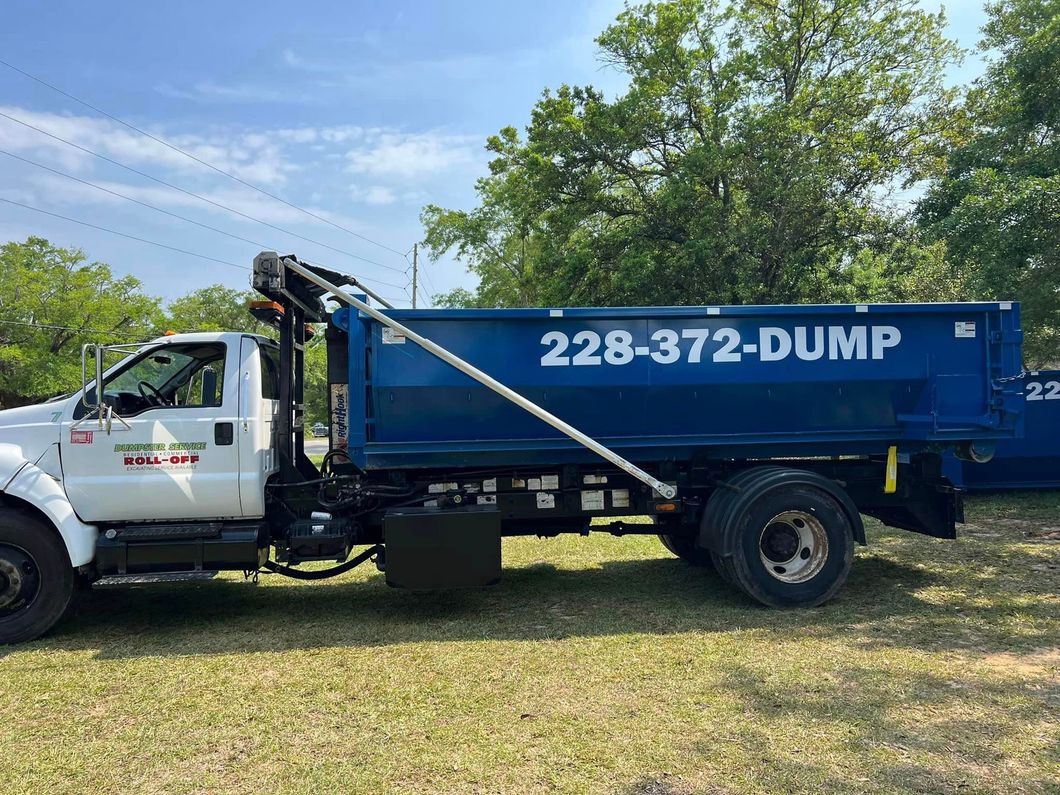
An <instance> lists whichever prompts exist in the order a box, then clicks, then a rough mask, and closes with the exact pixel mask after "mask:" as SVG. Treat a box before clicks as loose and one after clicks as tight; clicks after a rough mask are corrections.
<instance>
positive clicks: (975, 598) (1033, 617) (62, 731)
mask: <svg viewBox="0 0 1060 795" xmlns="http://www.w3.org/2000/svg"><path fill="white" fill-rule="evenodd" d="M1021 505H1022V506H1023V508H1025V509H1026V510H1025V512H1024V513H1020V507H1021ZM1058 517H1060V495H1058V494H1056V493H1053V494H1052V495H1047V494H1038V495H1034V496H1033V497H1032V498H1027V500H1026V501H1025V502H1021V500H1020V499H1019V498H1011V497H1004V498H985V499H984V498H976V499H973V500H970V501H969V505H968V518H969V520H970V525H969V527H968V528H967V530H968V532H967V533H966V534H964V535H963V536H962V538H960V539H958V540H957V541H941V540H935V539H930V538H925V537H921V536H916V535H912V534H908V533H902V532H898V531H890V530H885V529H883V528H882V527H880V526H879V525H878V524H876V523H870V526H869V534H870V545H869V547H868V548H865V549H861V550H859V552H858V555H857V557H856V560H855V564H854V569H853V572H852V574H851V578H850V581H849V583H848V585H847V587H846V588H845V589H844V590H843V591H842V592H841V594H840V595H839V597H838V598H837V599H836V600H835V601H834V602H832V603H830V604H828V605H825V606H823V607H821V608H818V609H815V610H808V611H788V612H778V611H771V610H767V609H764V608H761V607H758V606H757V605H754V604H752V603H750V602H748V601H747V600H746V599H745V598H744V597H743V596H741V595H740V594H738V593H736V592H735V591H733V590H731V589H730V588H728V587H727V586H725V585H724V584H723V583H722V582H721V581H720V580H719V579H718V578H717V577H714V576H711V575H709V574H706V573H704V572H702V571H700V570H696V569H693V568H690V567H688V566H686V565H684V564H683V563H681V562H680V561H678V560H677V559H675V558H673V557H672V556H671V555H669V553H667V552H666V551H665V550H664V549H663V547H662V546H661V545H660V544H659V543H658V541H657V540H655V539H654V538H650V537H634V536H629V537H625V538H618V539H616V538H611V537H609V536H606V535H600V536H597V535H594V536H592V537H590V538H588V539H582V538H577V537H569V538H560V539H555V540H550V541H538V540H536V539H513V540H508V541H506V542H505V566H506V568H505V577H504V580H503V582H502V583H501V584H500V585H498V586H497V587H495V588H493V589H489V590H485V591H463V592H451V593H442V594H413V593H407V592H402V591H395V590H392V589H389V588H387V587H386V586H385V584H384V583H383V582H382V578H381V576H380V575H379V574H378V573H377V572H376V571H375V570H374V569H372V568H370V567H362V568H361V569H358V570H355V571H354V572H352V573H351V574H349V575H347V576H344V577H342V578H340V579H338V580H336V581H329V582H326V583H322V584H305V583H299V582H292V581H289V580H283V579H280V578H278V577H264V578H262V581H261V583H260V584H259V585H258V586H254V585H252V584H250V583H248V582H244V581H243V580H242V579H241V578H240V577H238V576H224V577H221V578H218V579H217V580H214V581H210V582H189V583H182V584H159V585H150V586H147V585H145V586H134V587H120V588H104V589H98V590H96V591H93V592H92V593H90V594H88V595H87V598H86V599H84V600H83V601H82V603H81V604H80V605H79V606H78V608H77V610H76V611H75V612H74V613H73V614H72V615H71V616H70V618H69V619H68V620H67V621H65V622H64V623H63V624H62V625H61V626H60V627H59V628H58V629H57V631H56V632H54V633H53V634H52V635H51V636H49V637H48V638H45V639H42V640H41V641H38V642H36V643H33V644H28V645H25V646H20V647H17V648H14V649H3V650H0V748H2V749H3V751H2V753H0V776H2V777H3V780H5V781H7V782H17V785H16V786H15V787H14V791H25V792H41V793H52V792H108V793H109V792H176V793H183V792H187V793H192V792H234V791H251V792H259V793H260V792H265V793H272V792H305V793H309V792H313V793H318V792H371V793H380V792H446V793H448V792H460V793H464V792H471V793H493V792H506V793H507V792H511V793H536V792H570V793H615V792H617V793H643V794H645V795H646V794H648V793H652V794H655V793H659V794H660V795H662V794H665V795H685V793H725V794H726V795H729V794H730V793H752V792H753V793H758V792H776V793H788V792H826V793H829V792H859V793H860V792H870V793H883V792H887V793H891V792H939V793H943V792H946V793H949V792H1000V793H1049V792H1056V791H1060V777H1058V773H1057V771H1058V770H1060V756H1058V754H1057V748H1058V742H1060V723H1058V715H1060V682H1058V679H1057V657H1058V654H1060V599H1058V597H1057V593H1058V591H1060V588H1058V586H1060V569H1057V565H1058V563H1060V561H1058V558H1060V545H1058V544H1057V543H1056V542H1055V541H1054V540H1051V539H1050V538H1048V537H1047V536H1045V535H1042V532H1043V529H1044V528H1047V527H1052V528H1055V527H1056V526H1057V523H1058ZM1050 532H1051V531H1050Z"/></svg>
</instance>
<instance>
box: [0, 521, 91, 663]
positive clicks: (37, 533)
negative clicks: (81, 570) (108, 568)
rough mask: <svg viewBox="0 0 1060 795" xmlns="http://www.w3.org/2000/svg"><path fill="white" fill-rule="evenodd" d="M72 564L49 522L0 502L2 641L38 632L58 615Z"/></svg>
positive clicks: (69, 591)
mask: <svg viewBox="0 0 1060 795" xmlns="http://www.w3.org/2000/svg"><path fill="white" fill-rule="evenodd" d="M73 592H74V570H73V568H72V567H71V566H70V559H69V558H68V557H67V554H66V547H65V546H64V545H63V543H62V540H61V539H60V538H59V537H58V536H57V535H56V533H55V531H54V530H52V528H50V527H47V526H45V525H44V524H43V523H41V522H39V521H37V520H36V519H34V518H33V517H31V516H27V515H26V514H24V513H22V512H20V511H16V510H13V509H11V508H0V644H5V643H20V642H22V641H26V640H32V639H34V638H37V637H40V636H41V635H43V634H44V633H45V632H47V631H48V630H49V629H51V628H52V627H53V626H54V625H55V623H56V622H57V621H58V620H59V619H60V618H62V615H63V613H64V612H66V608H67V606H68V605H69V604H70V598H71V596H72V595H73Z"/></svg>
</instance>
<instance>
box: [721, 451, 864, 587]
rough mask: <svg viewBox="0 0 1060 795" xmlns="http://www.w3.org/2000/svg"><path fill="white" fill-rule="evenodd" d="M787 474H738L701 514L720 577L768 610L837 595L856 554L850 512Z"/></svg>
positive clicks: (763, 471) (777, 470) (759, 471)
mask: <svg viewBox="0 0 1060 795" xmlns="http://www.w3.org/2000/svg"><path fill="white" fill-rule="evenodd" d="M786 474H788V473H786V471H785V470H783V469H781V468H779V467H761V468H756V469H753V470H747V471H745V472H743V473H740V475H738V476H737V477H736V478H734V479H733V480H732V481H731V484H730V485H731V486H732V488H730V489H729V490H728V491H726V492H716V497H717V499H716V500H715V499H714V497H712V498H711V503H712V504H708V510H707V513H706V515H705V517H704V524H705V530H706V531H707V532H708V533H712V534H714V535H713V539H712V544H713V546H712V555H713V557H714V561H715V565H716V566H717V567H718V570H719V572H720V573H721V575H722V577H723V578H724V579H725V580H727V581H728V582H730V583H731V584H733V585H736V586H737V587H739V588H740V589H741V590H743V591H744V592H745V593H747V594H748V595H749V596H751V597H752V598H754V599H756V600H757V601H759V602H761V603H762V604H765V605H768V606H770V607H778V608H785V607H815V606H817V605H820V604H823V603H824V602H827V601H828V600H829V599H831V598H832V597H833V596H835V594H836V592H838V591H839V589H840V588H841V587H842V586H843V583H844V582H846V578H847V575H848V574H849V573H850V566H851V564H852V562H853V558H854V533H853V527H852V525H851V520H850V517H849V516H848V515H847V513H846V511H845V510H844V509H843V507H842V506H841V505H840V504H839V502H838V501H837V500H836V499H835V498H834V497H833V495H831V494H829V493H828V491H827V490H826V489H825V488H819V487H817V486H815V485H812V484H807V483H799V482H788V483H785V482H784V480H785V476H786Z"/></svg>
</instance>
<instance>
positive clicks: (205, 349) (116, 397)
mask: <svg viewBox="0 0 1060 795" xmlns="http://www.w3.org/2000/svg"><path fill="white" fill-rule="evenodd" d="M224 363H225V346H224V344H222V343H219V342H210V343H186V344H182V345H166V346H164V347H161V348H156V349H154V350H152V351H150V352H148V353H147V354H145V355H143V356H140V357H139V358H136V359H134V360H133V361H132V362H130V364H129V365H128V366H126V367H125V368H124V369H122V370H121V371H120V372H119V373H117V374H115V375H112V376H110V377H109V378H108V379H107V380H106V381H105V382H104V384H103V399H104V401H105V402H106V403H109V404H110V405H112V406H114V409H115V411H117V412H118V414H120V415H121V416H122V417H129V416H133V415H136V414H139V413H141V412H144V411H148V410H149V409H154V408H185V407H186V408H194V407H207V406H220V405H221V403H222V398H223V395H222V388H221V386H222V384H223V383H224Z"/></svg>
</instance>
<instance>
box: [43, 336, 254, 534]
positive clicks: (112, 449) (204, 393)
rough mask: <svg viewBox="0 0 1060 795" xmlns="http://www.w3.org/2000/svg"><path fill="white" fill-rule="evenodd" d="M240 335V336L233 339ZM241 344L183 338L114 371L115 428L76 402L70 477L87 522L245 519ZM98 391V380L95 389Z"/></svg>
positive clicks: (67, 430) (66, 475)
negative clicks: (241, 461) (239, 429)
mask: <svg viewBox="0 0 1060 795" xmlns="http://www.w3.org/2000/svg"><path fill="white" fill-rule="evenodd" d="M234 339H238V338H234ZM240 363H241V362H240V351H239V344H238V342H237V343H236V344H235V345H232V346H230V345H227V344H225V342H223V341H179V342H173V343H167V344H162V345H160V346H158V347H155V348H152V349H150V350H149V351H147V352H145V353H141V354H138V355H135V356H133V357H131V358H130V359H129V361H128V362H126V363H124V364H122V365H121V366H119V367H118V368H117V369H116V370H115V371H112V372H111V373H108V375H107V376H106V378H105V379H104V386H103V395H104V401H105V402H106V403H108V404H109V405H111V406H113V407H114V410H115V413H116V414H117V415H119V416H120V417H121V418H122V419H123V420H124V421H125V423H127V424H128V427H126V424H123V423H122V422H120V421H118V420H117V419H115V420H114V422H113V424H112V426H111V432H110V433H109V434H108V433H107V432H106V431H104V430H101V429H100V428H99V424H98V423H97V422H96V420H95V419H94V418H92V417H89V418H87V419H85V420H84V421H83V422H82V423H80V424H79V425H77V426H76V427H73V426H74V423H75V421H76V420H78V419H80V418H81V417H83V416H84V415H85V414H86V413H88V412H89V411H90V410H89V409H86V408H85V407H84V406H83V405H82V403H81V402H80V401H77V402H76V403H75V405H74V407H73V408H72V410H68V411H67V416H66V417H65V418H64V422H63V430H62V437H61V439H60V455H61V458H62V469H63V480H64V483H65V487H66V492H67V495H68V496H69V498H70V503H71V504H72V505H73V507H74V510H75V511H76V512H77V514H78V515H79V516H80V517H81V519H82V520H84V521H89V522H92V521H150V520H170V521H175V520H184V519H214V518H228V517H242V516H243V509H242V505H241V503H240V488H239V454H238V452H237V450H238V446H237V438H238V437H237V427H238V423H239V414H238V412H239V405H240V397H241V396H240V394H239V390H240V387H241V379H240V378H239V373H240ZM93 389H94V387H93Z"/></svg>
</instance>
